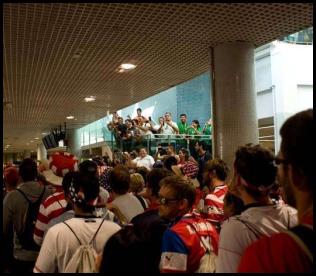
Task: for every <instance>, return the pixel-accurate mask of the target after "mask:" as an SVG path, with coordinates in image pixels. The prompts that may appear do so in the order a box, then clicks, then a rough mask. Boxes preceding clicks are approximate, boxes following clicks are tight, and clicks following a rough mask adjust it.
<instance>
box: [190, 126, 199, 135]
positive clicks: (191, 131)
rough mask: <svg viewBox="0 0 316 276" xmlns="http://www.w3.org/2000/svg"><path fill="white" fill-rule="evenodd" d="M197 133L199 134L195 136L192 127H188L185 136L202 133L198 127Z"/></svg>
mask: <svg viewBox="0 0 316 276" xmlns="http://www.w3.org/2000/svg"><path fill="white" fill-rule="evenodd" d="M197 131H198V132H199V134H197V133H196V132H195V130H194V129H193V128H192V127H189V128H188V129H187V134H188V135H201V134H202V133H201V132H202V129H201V128H200V127H198V128H197Z"/></svg>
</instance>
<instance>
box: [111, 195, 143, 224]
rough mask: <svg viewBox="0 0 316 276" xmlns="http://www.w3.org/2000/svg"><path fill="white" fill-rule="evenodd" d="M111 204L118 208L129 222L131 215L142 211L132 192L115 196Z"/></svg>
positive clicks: (133, 215)
mask: <svg viewBox="0 0 316 276" xmlns="http://www.w3.org/2000/svg"><path fill="white" fill-rule="evenodd" d="M112 204H114V205H115V206H117V207H118V208H119V209H120V211H121V213H122V214H123V215H124V217H125V218H126V219H127V222H130V221H131V220H132V218H133V217H135V216H137V215H138V214H141V213H143V212H144V208H143V206H142V204H141V203H140V201H139V200H138V199H137V198H136V197H135V196H134V195H133V194H132V193H127V194H124V195H119V196H117V197H116V198H115V199H114V200H113V201H112Z"/></svg>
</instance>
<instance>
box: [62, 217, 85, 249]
mask: <svg viewBox="0 0 316 276" xmlns="http://www.w3.org/2000/svg"><path fill="white" fill-rule="evenodd" d="M63 223H64V224H65V225H66V226H67V227H68V228H69V229H70V231H71V232H72V233H73V234H74V235H75V237H76V238H77V240H78V242H79V244H80V245H82V243H81V241H80V240H79V238H78V236H77V235H76V233H75V231H74V230H72V228H71V227H70V226H69V224H68V223H66V222H65V221H63Z"/></svg>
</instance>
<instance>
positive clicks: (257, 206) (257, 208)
mask: <svg viewBox="0 0 316 276" xmlns="http://www.w3.org/2000/svg"><path fill="white" fill-rule="evenodd" d="M274 159H275V157H274V154H273V153H272V151H270V150H269V149H267V148H264V147H262V146H260V145H252V144H247V145H245V146H241V147H239V148H238V149H237V151H236V153H235V161H234V176H233V180H232V183H231V186H230V187H231V192H232V193H234V194H235V195H236V196H238V197H239V198H240V199H241V200H242V201H243V203H244V210H243V212H242V213H241V214H240V215H237V216H233V217H230V218H229V219H228V220H226V221H224V222H223V224H222V225H221V230H220V240H219V251H218V262H217V266H216V272H219V273H223V272H228V273H234V272H237V269H238V265H239V263H240V259H241V256H242V254H243V253H244V250H245V249H246V248H247V247H248V246H249V245H250V244H251V243H252V242H254V241H256V240H258V239H260V238H261V237H263V236H271V235H273V234H275V233H279V232H283V231H286V230H287V229H289V228H290V227H293V226H295V225H296V224H297V211H296V210H295V209H294V208H292V207H290V206H287V205H285V204H282V205H281V204H275V203H274V202H273V201H272V199H271V197H270V191H271V189H273V187H274V186H275V183H276V174H277V167H276V166H275V163H274Z"/></svg>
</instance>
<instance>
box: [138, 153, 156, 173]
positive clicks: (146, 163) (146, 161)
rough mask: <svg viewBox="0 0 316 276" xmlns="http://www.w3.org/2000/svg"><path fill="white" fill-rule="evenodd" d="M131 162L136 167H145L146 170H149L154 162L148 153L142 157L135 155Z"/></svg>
mask: <svg viewBox="0 0 316 276" xmlns="http://www.w3.org/2000/svg"><path fill="white" fill-rule="evenodd" d="M133 162H134V163H135V164H136V166H137V167H146V168H147V169H148V170H151V169H152V168H153V165H154V164H155V160H154V158H153V157H152V156H150V155H148V154H147V155H146V156H145V157H144V158H142V157H136V158H135V159H134V160H133Z"/></svg>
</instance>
